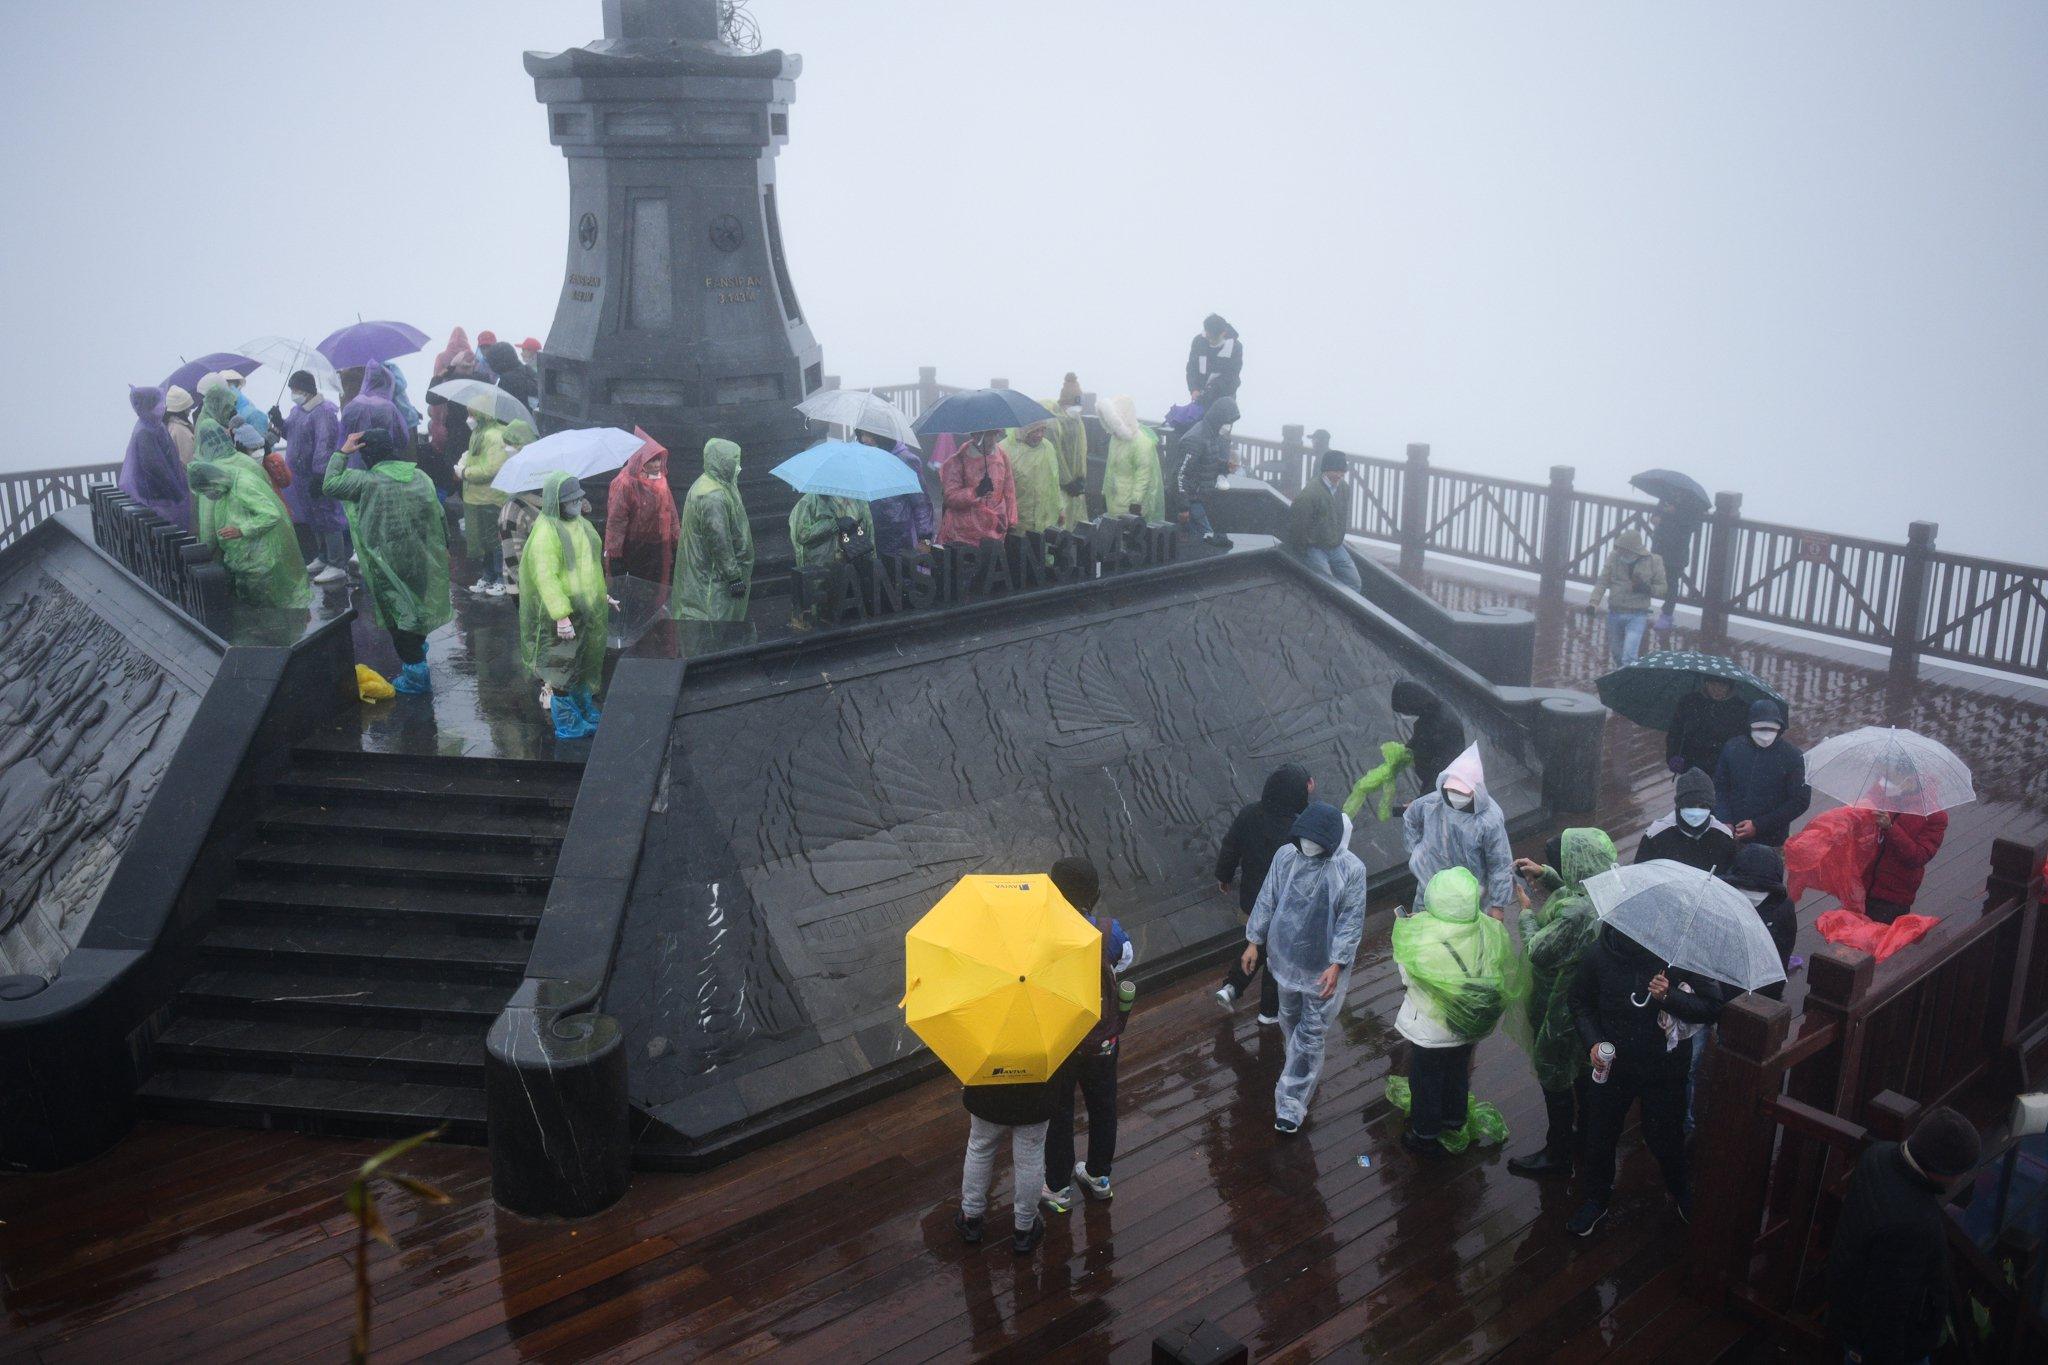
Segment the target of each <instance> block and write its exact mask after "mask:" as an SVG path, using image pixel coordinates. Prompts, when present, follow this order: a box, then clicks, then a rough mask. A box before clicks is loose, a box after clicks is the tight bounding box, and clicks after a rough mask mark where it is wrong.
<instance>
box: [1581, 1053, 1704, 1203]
mask: <svg viewBox="0 0 2048 1365" xmlns="http://www.w3.org/2000/svg"><path fill="white" fill-rule="evenodd" d="M1685 1075H1686V1068H1685V1067H1684V1066H1683V1065H1676V1066H1671V1065H1665V1066H1659V1067H1658V1068H1657V1069H1656V1070H1654V1071H1652V1072H1649V1073H1647V1074H1646V1073H1643V1072H1639V1071H1638V1072H1631V1071H1628V1070H1625V1069H1623V1067H1622V1066H1621V1065H1620V1064H1619V1063H1617V1064H1616V1066H1615V1068H1614V1070H1613V1071H1612V1072H1611V1073H1610V1074H1609V1075H1608V1077H1607V1081H1606V1083H1605V1084H1604V1085H1589V1086H1588V1087H1587V1088H1586V1090H1587V1094H1586V1134H1585V1143H1586V1147H1585V1155H1584V1157H1583V1158H1582V1164H1581V1165H1580V1167H1579V1175H1580V1181H1581V1184H1580V1191H1581V1193H1583V1194H1584V1195H1585V1197H1586V1198H1587V1199H1589V1200H1591V1201H1592V1202H1593V1203H1596V1204H1600V1205H1605V1204H1606V1203H1607V1201H1608V1199H1609V1198H1611V1197H1612V1196H1613V1194H1614V1149H1615V1146H1616V1145H1617V1144H1618V1143H1619V1142H1620V1141H1621V1129H1622V1125H1623V1124H1625V1123H1626V1122H1627V1121H1628V1111H1629V1109H1630V1107H1631V1106H1632V1105H1634V1104H1635V1103H1636V1101H1638V1100H1641V1101H1642V1105H1643V1143H1644V1145H1645V1146H1647V1147H1648V1148H1649V1149H1650V1154H1651V1155H1652V1156H1654V1157H1656V1158H1657V1164H1658V1166H1660V1167H1662V1168H1663V1171H1664V1186H1665V1188H1666V1189H1668V1190H1670V1191H1672V1192H1673V1193H1674V1194H1675V1193H1677V1192H1678V1191H1680V1190H1683V1189H1685V1188H1686V1183H1685Z"/></svg>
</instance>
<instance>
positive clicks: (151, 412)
mask: <svg viewBox="0 0 2048 1365" xmlns="http://www.w3.org/2000/svg"><path fill="white" fill-rule="evenodd" d="M128 406H129V407H131V408H133V409H135V416H136V419H137V420H138V421H141V422H146V423H151V424H154V425H157V426H161V425H163V420H164V395H163V390H161V389H150V388H141V389H138V388H136V387H134V386H133V385H130V386H129V389H128Z"/></svg>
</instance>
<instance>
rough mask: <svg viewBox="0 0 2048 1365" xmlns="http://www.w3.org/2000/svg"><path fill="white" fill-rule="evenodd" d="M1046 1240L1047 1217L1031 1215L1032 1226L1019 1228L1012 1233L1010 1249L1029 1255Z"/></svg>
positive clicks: (1019, 1253)
mask: <svg viewBox="0 0 2048 1365" xmlns="http://www.w3.org/2000/svg"><path fill="white" fill-rule="evenodd" d="M1044 1240H1045V1219H1044V1218H1042V1217H1040V1216H1039V1215H1038V1214H1035V1213H1034V1214H1032V1215H1031V1226H1030V1227H1028V1228H1018V1229H1017V1230H1016V1231H1015V1232H1013V1233H1011V1234H1010V1250H1012V1251H1014V1252H1016V1253H1017V1254H1018V1255H1019V1256H1029V1255H1030V1254H1031V1253H1032V1252H1034V1251H1036V1250H1037V1249H1038V1244H1039V1243H1040V1242H1043V1241H1044Z"/></svg>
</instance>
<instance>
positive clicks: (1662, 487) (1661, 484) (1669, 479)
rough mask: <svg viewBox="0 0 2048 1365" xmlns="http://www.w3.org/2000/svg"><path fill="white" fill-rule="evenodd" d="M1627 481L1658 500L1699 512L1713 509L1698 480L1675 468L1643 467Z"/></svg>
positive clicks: (1705, 491) (1711, 502)
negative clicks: (1641, 470) (1643, 468)
mask: <svg viewBox="0 0 2048 1365" xmlns="http://www.w3.org/2000/svg"><path fill="white" fill-rule="evenodd" d="M1629 483H1630V484H1632V485H1633V486H1635V487H1637V488H1640V489H1642V490H1643V491H1644V492H1645V493H1648V494H1649V495H1650V496H1651V497H1653V498H1655V499H1657V501H1659V502H1668V503H1671V504H1673V505H1674V506H1677V507H1690V508H1692V509H1693V510H1694V511H1696V512H1699V513H1701V514H1705V513H1707V512H1711V511H1713V510H1714V500H1713V499H1712V498H1710V497H1708V496H1707V490H1706V489H1704V488H1702V487H1700V485H1699V480H1697V479H1695V478H1693V477H1692V475H1690V474H1681V473H1679V472H1678V471H1677V470H1675V469H1645V470H1644V471H1643V472H1642V473H1640V474H1638V475H1636V476H1635V477H1634V478H1633V479H1630V480H1629Z"/></svg>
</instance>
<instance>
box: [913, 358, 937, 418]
mask: <svg viewBox="0 0 2048 1365" xmlns="http://www.w3.org/2000/svg"><path fill="white" fill-rule="evenodd" d="M938 405H939V367H938V366H936V365H920V366H918V367H917V410H918V411H919V412H930V411H931V410H932V409H933V408H935V407H937V406H938Z"/></svg>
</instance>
